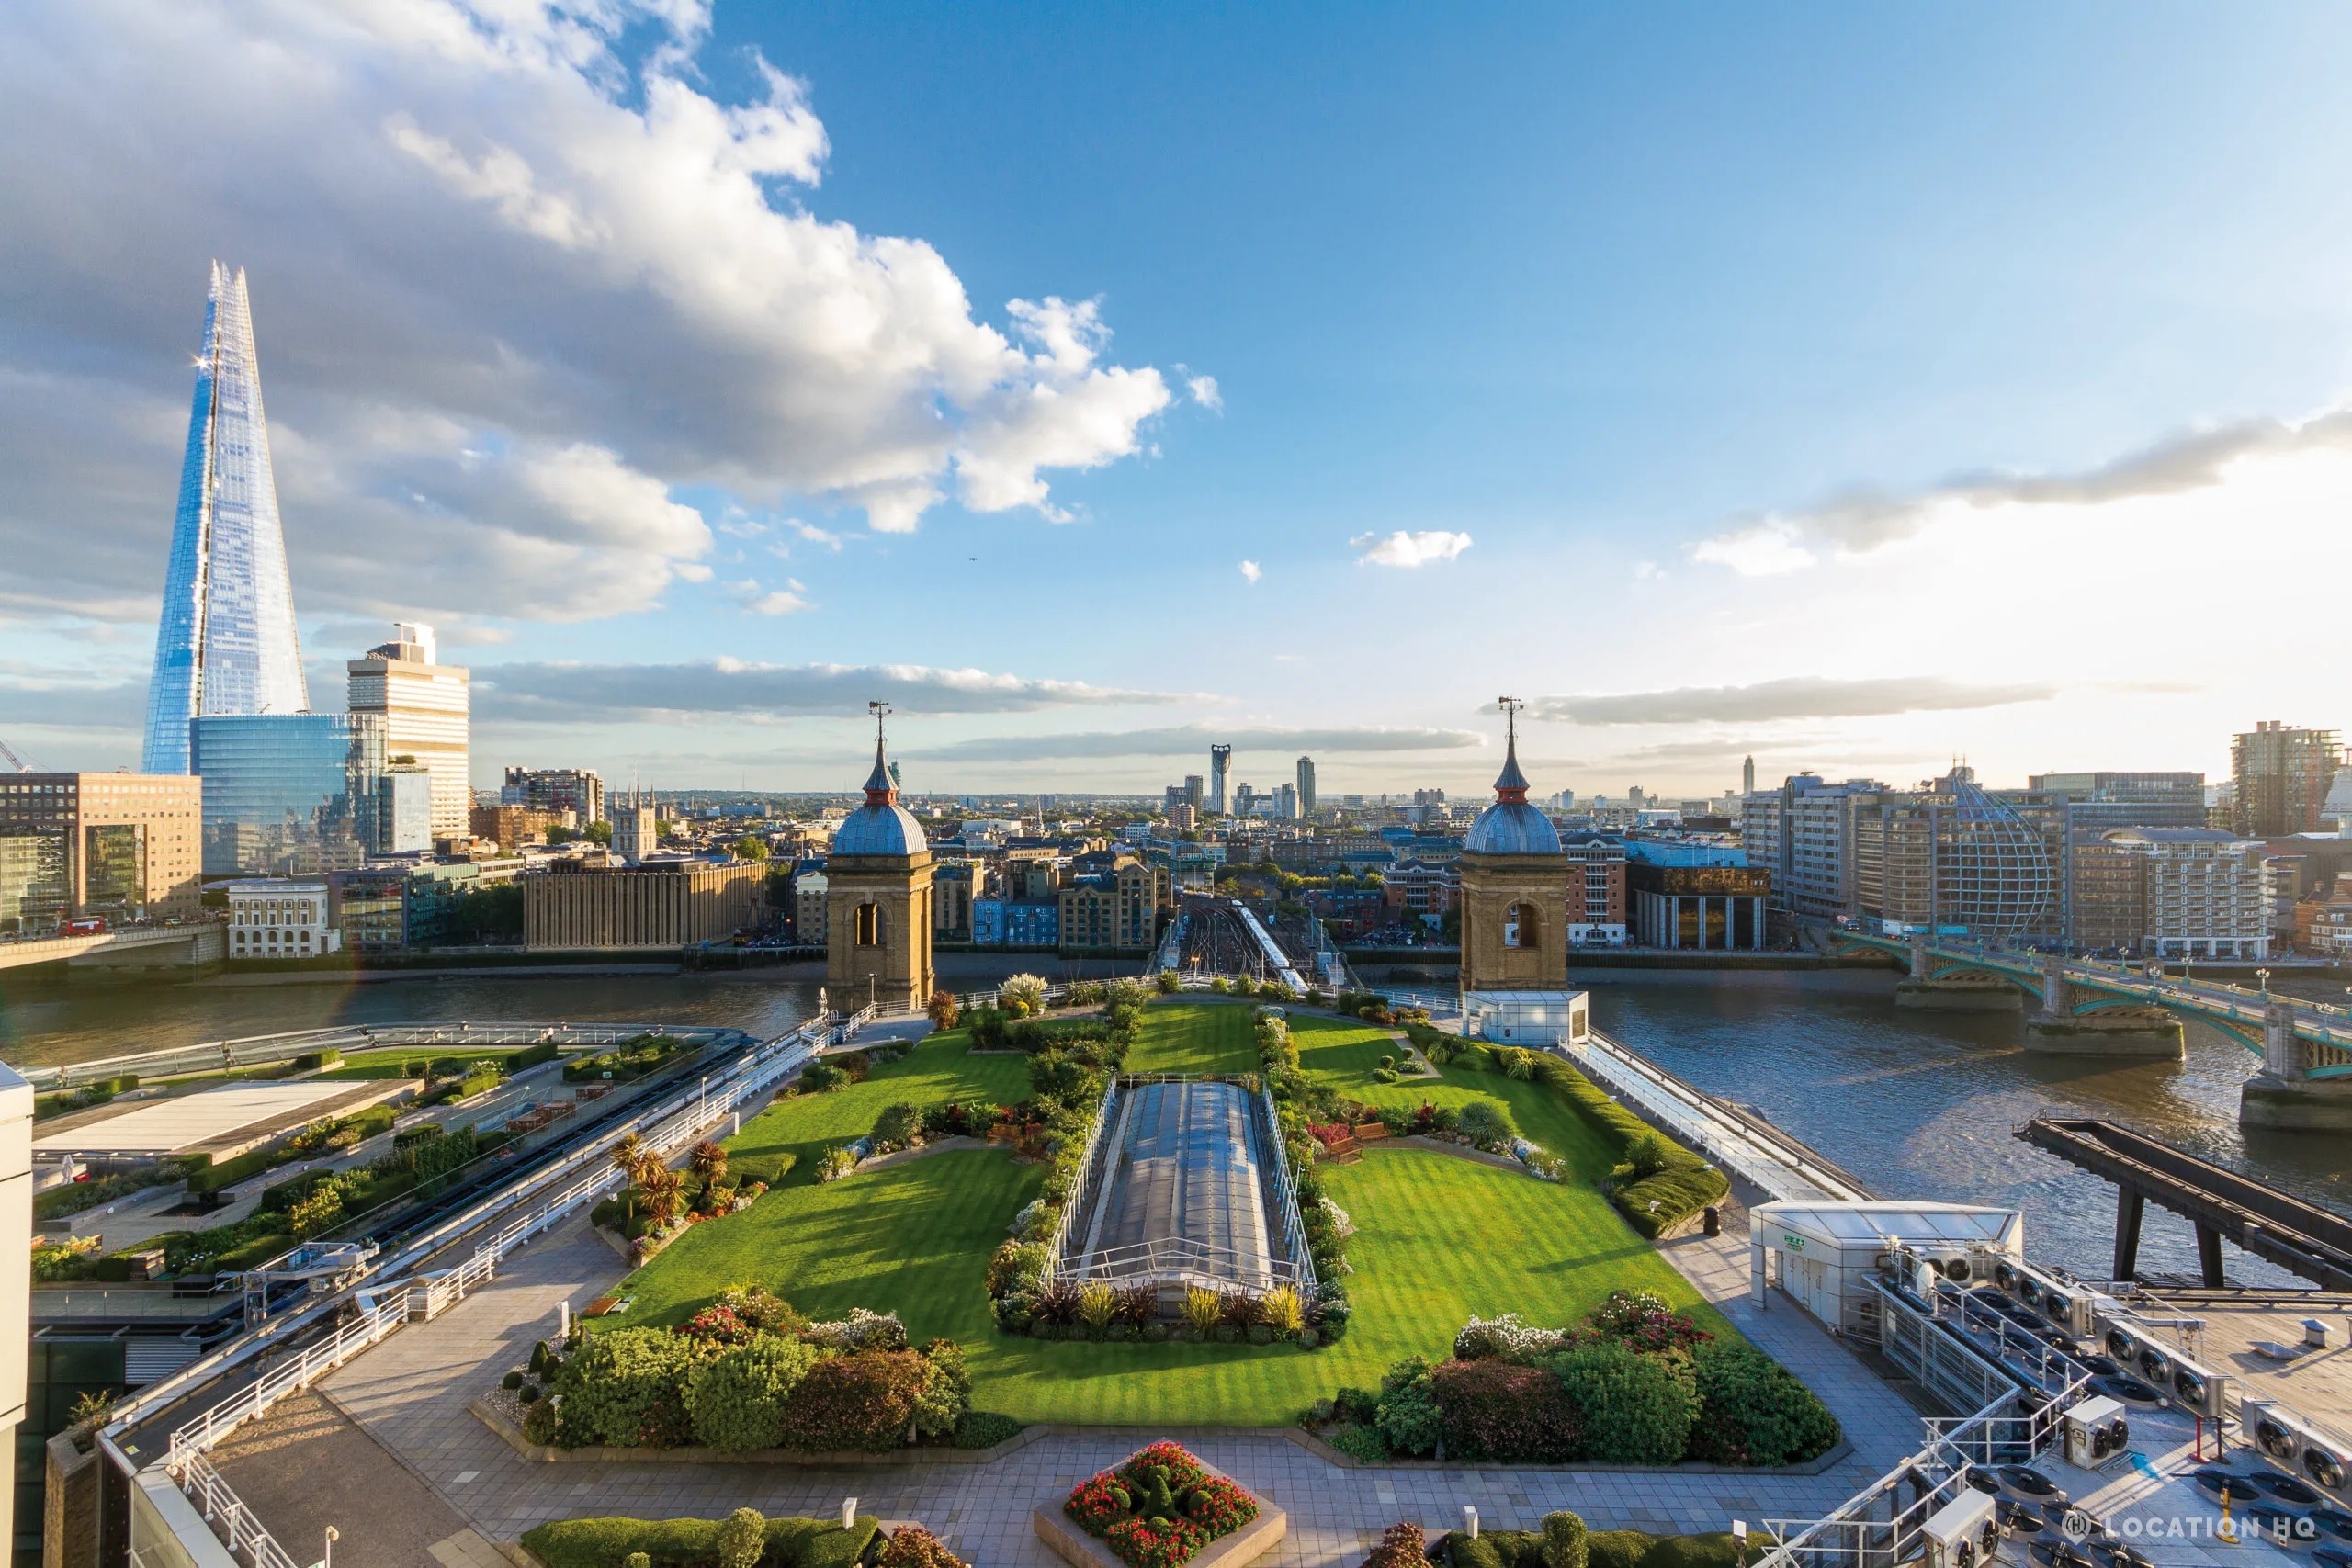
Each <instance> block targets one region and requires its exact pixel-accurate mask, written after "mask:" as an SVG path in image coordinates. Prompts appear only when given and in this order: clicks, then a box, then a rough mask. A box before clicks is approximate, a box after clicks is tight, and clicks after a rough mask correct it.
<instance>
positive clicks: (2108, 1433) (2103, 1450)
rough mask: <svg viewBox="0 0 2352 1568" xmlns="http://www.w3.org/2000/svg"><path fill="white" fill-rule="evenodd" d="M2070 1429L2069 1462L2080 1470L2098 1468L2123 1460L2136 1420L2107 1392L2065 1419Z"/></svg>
mask: <svg viewBox="0 0 2352 1568" xmlns="http://www.w3.org/2000/svg"><path fill="white" fill-rule="evenodd" d="M2062 1419H2063V1421H2064V1426H2065V1429H2066V1462H2067V1463H2068V1464H2071V1465H2073V1466H2074V1467H2075V1469H2077V1470H2098V1469H2099V1468H2100V1467H2101V1466H2103V1465H2105V1464H2107V1463H2108V1462H2109V1461H2113V1460H2117V1459H2120V1458H2121V1457H2122V1456H2123V1450H2124V1449H2125V1447H2126V1446H2127V1445H2129V1444H2130V1442H2131V1422H2129V1421H2127V1420H2125V1419H2124V1417H2123V1406H2122V1404H2120V1402H2118V1401H2116V1400H2112V1399H2109V1398H2108V1397H2106V1396H2105V1395H2104V1394H2101V1395H2098V1396H2096V1397H2093V1398H2090V1399H2086V1400H2084V1401H2083V1402H2082V1403H2081V1404H2076V1405H2075V1406H2073V1407H2072V1408H2070V1409H2069V1410H2068V1411H2067V1412H2066V1414H2065V1416H2064V1417H2063V1418H2062Z"/></svg>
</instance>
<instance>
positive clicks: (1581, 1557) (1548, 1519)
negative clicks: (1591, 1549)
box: [1544, 1508, 1586, 1568]
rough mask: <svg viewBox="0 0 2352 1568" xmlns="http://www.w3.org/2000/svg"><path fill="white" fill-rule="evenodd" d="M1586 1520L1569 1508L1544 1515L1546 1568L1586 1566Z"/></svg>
mask: <svg viewBox="0 0 2352 1568" xmlns="http://www.w3.org/2000/svg"><path fill="white" fill-rule="evenodd" d="M1585 1558H1586V1551H1585V1532H1584V1520H1583V1518H1582V1517H1580V1516H1578V1515H1576V1514H1572V1513H1570V1512H1569V1511H1568V1510H1567V1509H1566V1508H1562V1509H1559V1510H1558V1511H1557V1512H1555V1513H1549V1514H1546V1515H1544V1568H1585Z"/></svg>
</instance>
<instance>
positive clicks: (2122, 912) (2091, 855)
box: [2066, 804, 2195, 953]
mask: <svg viewBox="0 0 2352 1568" xmlns="http://www.w3.org/2000/svg"><path fill="white" fill-rule="evenodd" d="M2076 809H2077V810H2079V809H2081V807H2080V805H2079V804H2077V806H2076ZM2188 826H2192V827H2193V826H2195V824H2193V823H2192V824H2188ZM2114 830H2115V829H2086V828H2084V827H2082V826H2081V825H2080V824H2077V825H2076V826H2075V835H2074V848H2073V852H2072V856H2071V858H2072V861H2073V873H2072V874H2073V881H2074V887H2073V897H2072V900H2071V903H2072V906H2073V909H2072V917H2071V919H2070V920H2069V922H2068V926H2067V931H2066V942H2067V944H2068V945H2069V946H2071V947H2075V948H2078V949H2080V950H2082V951H2084V952H2087V953H2137V952H2138V951H2139V950H2140V942H2141V939H2142V938H2143V937H2144V936H2145V935H2146V934H2147V931H2148V857H2147V856H2146V855H2144V854H2142V853H2140V852H2138V851H2137V850H2136V849H2131V848H2128V847H2126V846H2125V845H2122V844H2120V843H2116V842H2114V841H2113V840H2110V839H2109V837H2108V834H2109V833H2110V832H2113V831H2114Z"/></svg>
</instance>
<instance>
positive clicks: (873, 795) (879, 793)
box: [865, 702, 899, 806]
mask: <svg viewBox="0 0 2352 1568" xmlns="http://www.w3.org/2000/svg"><path fill="white" fill-rule="evenodd" d="M865 707H866V711H867V712H869V713H871V714H872V715H873V716H874V772H873V773H869V774H867V775H866V780H865V804H866V805H868V806H891V805H895V804H897V802H898V798H899V784H898V781H897V780H896V779H893V778H892V777H891V776H890V763H889V761H888V758H886V757H885V756H884V755H883V752H882V716H883V715H885V714H887V713H888V712H889V711H890V705H889V704H888V703H885V702H870V703H867V704H866V705H865Z"/></svg>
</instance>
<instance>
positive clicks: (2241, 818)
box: [2230, 718, 2344, 839]
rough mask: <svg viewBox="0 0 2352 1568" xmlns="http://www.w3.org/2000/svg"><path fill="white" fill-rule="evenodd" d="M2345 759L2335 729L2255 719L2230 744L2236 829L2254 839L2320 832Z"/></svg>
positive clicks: (2232, 809) (2233, 819) (2342, 747)
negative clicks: (2295, 726)
mask: <svg viewBox="0 0 2352 1568" xmlns="http://www.w3.org/2000/svg"><path fill="white" fill-rule="evenodd" d="M2343 761H2344V745H2343V742H2342V741H2341V740H2340V739H2338V738H2337V736H2336V733H2335V730H2333V729H2290V728H2287V727H2286V726H2285V725H2283V724H2281V723H2280V722H2279V721H2278V720H2277V719H2275V718H2274V719H2266V720H2264V721H2262V722H2261V723H2258V724H2256V726H2255V727H2254V728H2253V729H2252V730H2251V731H2250V732H2248V733H2247V734H2245V735H2241V736H2239V737H2238V738H2237V740H2236V742H2235V743H2234V744H2233V746H2232V747H2231V749H2230V778H2231V782H2232V783H2233V784H2235V785H2236V786H2237V788H2236V793H2235V796H2234V798H2233V804H2232V807H2231V811H2232V821H2233V827H2234V830H2235V831H2236V832H2237V833H2238V834H2239V835H2240V836H2242V837H2245V838H2250V839H2268V838H2276V837H2278V836H2279V835H2280V834H2284V833H2316V832H2318V831H2319V825H2320V810H2321V807H2322V805H2323V804H2324V802H2325V801H2326V799H2327V792H2328V789H2329V786H2330V785H2332V784H2334V783H2335V771H2336V769H2337V767H2338V766H2339V765H2341V764H2342V762H2343Z"/></svg>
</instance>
